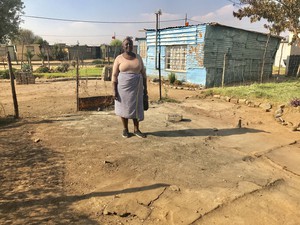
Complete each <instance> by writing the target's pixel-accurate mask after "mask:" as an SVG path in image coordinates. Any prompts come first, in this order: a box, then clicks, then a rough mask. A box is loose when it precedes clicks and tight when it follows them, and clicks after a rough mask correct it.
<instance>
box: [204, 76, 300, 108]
mask: <svg viewBox="0 0 300 225" xmlns="http://www.w3.org/2000/svg"><path fill="white" fill-rule="evenodd" d="M204 92H205V94H206V95H209V94H220V95H223V96H229V97H232V98H244V99H263V100H266V101H272V102H274V103H279V104H280V103H282V104H287V103H290V102H291V100H292V99H295V98H297V99H300V80H298V81H286V82H282V83H265V84H252V85H249V86H238V87H224V88H211V89H207V90H205V91H204Z"/></svg>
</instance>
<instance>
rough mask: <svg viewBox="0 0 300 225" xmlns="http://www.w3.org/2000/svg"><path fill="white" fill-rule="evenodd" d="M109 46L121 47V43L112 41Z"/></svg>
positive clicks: (117, 40) (115, 40)
mask: <svg viewBox="0 0 300 225" xmlns="http://www.w3.org/2000/svg"><path fill="white" fill-rule="evenodd" d="M110 46H122V41H120V40H119V39H113V40H112V41H111V42H110Z"/></svg>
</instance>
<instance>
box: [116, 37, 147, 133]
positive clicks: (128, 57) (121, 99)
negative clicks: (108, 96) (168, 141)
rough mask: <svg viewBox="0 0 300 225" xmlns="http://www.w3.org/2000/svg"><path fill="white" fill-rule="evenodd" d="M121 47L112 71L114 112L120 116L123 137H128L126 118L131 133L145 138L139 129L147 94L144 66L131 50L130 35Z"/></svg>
mask: <svg viewBox="0 0 300 225" xmlns="http://www.w3.org/2000/svg"><path fill="white" fill-rule="evenodd" d="M122 48H123V51H124V52H123V53H122V54H120V55H118V56H117V58H116V59H115V61H114V65H113V72H112V86H113V95H114V98H115V113H116V115H118V116H120V117H121V120H122V124H123V133H122V136H123V137H124V138H128V137H129V129H128V119H132V120H133V125H134V130H133V134H134V135H136V136H137V137H140V138H145V137H146V135H145V134H144V133H142V132H141V131H140V129H139V122H140V121H142V120H144V106H143V96H144V95H147V94H148V93H147V77H146V71H145V67H144V64H143V60H142V58H141V57H140V56H139V55H137V54H135V53H134V52H133V51H132V50H133V41H132V39H131V38H130V37H126V38H125V39H124V40H123V43H122Z"/></svg>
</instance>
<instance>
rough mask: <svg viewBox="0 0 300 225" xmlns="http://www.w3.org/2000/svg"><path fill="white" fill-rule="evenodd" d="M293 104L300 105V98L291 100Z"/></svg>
mask: <svg viewBox="0 0 300 225" xmlns="http://www.w3.org/2000/svg"><path fill="white" fill-rule="evenodd" d="M291 106H294V107H298V106H300V99H299V98H294V99H292V100H291Z"/></svg>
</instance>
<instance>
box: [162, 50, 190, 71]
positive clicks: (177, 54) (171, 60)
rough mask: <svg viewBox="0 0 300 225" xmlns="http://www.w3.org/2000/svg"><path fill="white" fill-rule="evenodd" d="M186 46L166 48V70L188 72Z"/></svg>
mask: <svg viewBox="0 0 300 225" xmlns="http://www.w3.org/2000/svg"><path fill="white" fill-rule="evenodd" d="M186 51H187V47H186V45H181V46H167V48H166V69H169V70H181V71H182V70H186Z"/></svg>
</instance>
